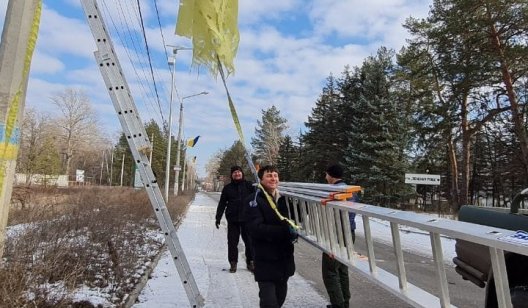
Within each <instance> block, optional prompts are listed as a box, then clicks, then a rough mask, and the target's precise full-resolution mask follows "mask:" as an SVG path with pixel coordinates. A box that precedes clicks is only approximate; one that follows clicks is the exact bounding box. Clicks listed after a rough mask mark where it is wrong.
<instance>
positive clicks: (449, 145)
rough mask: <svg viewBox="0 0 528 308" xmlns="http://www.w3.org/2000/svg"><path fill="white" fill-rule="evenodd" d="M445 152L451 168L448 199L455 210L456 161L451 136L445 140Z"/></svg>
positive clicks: (456, 193)
mask: <svg viewBox="0 0 528 308" xmlns="http://www.w3.org/2000/svg"><path fill="white" fill-rule="evenodd" d="M447 148H448V150H447V154H448V156H449V166H450V169H451V194H450V199H451V200H450V201H451V204H452V205H453V207H454V208H455V209H457V211H458V210H459V204H460V203H459V202H458V163H457V159H456V149H455V145H454V143H453V139H452V138H451V136H449V140H448V141H447Z"/></svg>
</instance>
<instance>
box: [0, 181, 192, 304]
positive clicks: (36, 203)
mask: <svg viewBox="0 0 528 308" xmlns="http://www.w3.org/2000/svg"><path fill="white" fill-rule="evenodd" d="M23 193H24V196H26V199H25V200H24V201H23V202H19V203H16V204H15V206H13V207H12V209H11V212H10V220H9V225H11V226H14V225H17V226H21V225H22V226H23V227H19V229H20V230H21V232H19V233H18V234H15V233H14V232H10V235H9V236H8V238H7V241H6V247H5V252H4V262H3V263H2V264H0V281H6V282H8V283H2V284H0V285H1V287H0V307H68V306H76V307H90V306H91V304H90V303H87V302H78V303H75V301H74V299H73V298H71V297H70V295H69V294H71V292H72V290H74V289H76V288H78V287H79V286H82V285H84V286H85V287H88V288H94V289H97V290H100V291H102V292H105V293H107V294H110V295H109V301H111V302H112V303H113V304H115V305H116V306H119V305H120V304H122V301H123V299H124V297H125V296H126V294H128V293H129V292H130V291H131V290H132V289H133V288H134V287H135V286H136V283H137V282H138V280H139V278H140V277H139V275H138V274H137V272H138V269H141V268H142V267H144V264H145V263H147V262H148V261H150V260H152V259H153V257H154V256H155V255H156V254H157V253H158V252H159V250H160V248H161V246H162V237H161V236H146V234H151V235H158V234H160V232H159V226H158V223H157V220H156V219H155V217H154V214H153V210H152V206H151V205H150V201H149V199H148V196H147V194H146V192H145V191H143V190H141V191H138V190H134V189H129V188H70V189H45V190H42V189H35V190H30V191H24V192H23ZM192 197H193V196H192V195H183V196H178V198H176V199H175V200H172V201H171V204H169V206H168V208H169V212H170V213H171V216H172V218H173V220H174V221H178V220H179V219H180V217H181V216H182V214H183V213H184V211H185V210H186V205H187V204H188V203H189V201H190V200H191V198H192ZM17 202H18V201H17ZM13 229H14V228H11V230H13ZM57 290H61V292H57Z"/></svg>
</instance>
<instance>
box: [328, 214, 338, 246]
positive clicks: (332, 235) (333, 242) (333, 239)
mask: <svg viewBox="0 0 528 308" xmlns="http://www.w3.org/2000/svg"><path fill="white" fill-rule="evenodd" d="M326 213H327V216H326V219H327V224H328V231H329V232H328V241H329V242H330V249H331V251H332V254H334V255H338V254H339V243H338V242H337V231H338V230H337V228H336V222H337V220H336V216H335V211H334V208H333V207H332V206H326Z"/></svg>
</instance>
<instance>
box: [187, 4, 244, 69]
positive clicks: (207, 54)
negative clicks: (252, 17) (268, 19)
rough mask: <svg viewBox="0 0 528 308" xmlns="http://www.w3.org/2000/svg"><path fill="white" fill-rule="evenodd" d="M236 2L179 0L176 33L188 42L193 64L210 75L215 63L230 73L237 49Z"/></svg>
mask: <svg viewBox="0 0 528 308" xmlns="http://www.w3.org/2000/svg"><path fill="white" fill-rule="evenodd" d="M237 23H238V0H180V9H179V12H178V22H177V24H176V34H178V35H181V36H185V37H188V38H191V39H192V42H193V64H195V65H205V66H206V67H207V68H208V69H209V71H210V72H211V74H212V75H213V76H215V77H216V76H217V75H218V71H219V67H218V65H219V63H218V59H220V62H221V63H222V65H223V66H224V67H225V68H226V70H227V73H228V74H231V73H233V72H234V70H235V67H234V65H233V59H234V58H235V55H236V53H237V50H238V42H239V40H240V36H239V33H238V24H237Z"/></svg>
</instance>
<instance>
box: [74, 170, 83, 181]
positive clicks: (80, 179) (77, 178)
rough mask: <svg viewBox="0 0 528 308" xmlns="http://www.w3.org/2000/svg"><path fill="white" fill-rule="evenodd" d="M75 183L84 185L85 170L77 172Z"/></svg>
mask: <svg viewBox="0 0 528 308" xmlns="http://www.w3.org/2000/svg"><path fill="white" fill-rule="evenodd" d="M75 181H76V182H79V183H84V170H79V169H77V170H76V171H75Z"/></svg>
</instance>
